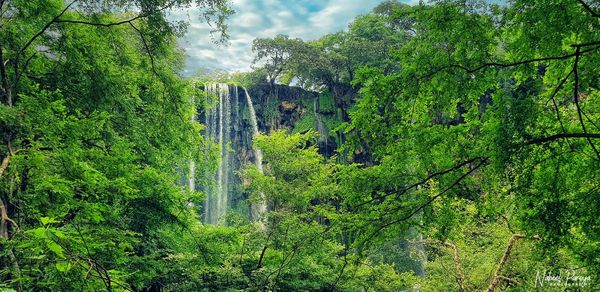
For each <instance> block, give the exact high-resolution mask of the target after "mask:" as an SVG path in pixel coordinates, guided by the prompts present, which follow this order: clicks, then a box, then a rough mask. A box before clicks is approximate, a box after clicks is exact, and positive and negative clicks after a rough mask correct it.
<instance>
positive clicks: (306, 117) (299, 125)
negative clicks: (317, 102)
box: [292, 111, 315, 134]
mask: <svg viewBox="0 0 600 292" xmlns="http://www.w3.org/2000/svg"><path fill="white" fill-rule="evenodd" d="M314 129H315V115H314V113H313V112H312V111H307V112H305V113H304V114H303V115H302V117H301V118H300V120H298V121H297V122H296V124H294V129H293V130H292V132H293V133H294V134H295V133H306V132H308V131H310V130H314Z"/></svg>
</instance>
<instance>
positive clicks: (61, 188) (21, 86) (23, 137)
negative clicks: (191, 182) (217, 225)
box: [0, 0, 230, 291]
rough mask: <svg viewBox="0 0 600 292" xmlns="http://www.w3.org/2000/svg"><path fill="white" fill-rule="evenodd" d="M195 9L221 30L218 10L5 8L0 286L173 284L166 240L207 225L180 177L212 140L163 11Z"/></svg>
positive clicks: (216, 5)
mask: <svg viewBox="0 0 600 292" xmlns="http://www.w3.org/2000/svg"><path fill="white" fill-rule="evenodd" d="M192 3H196V4H198V5H200V6H203V7H204V8H205V9H204V13H205V16H206V17H208V18H209V19H212V20H214V21H215V22H216V23H217V27H218V28H219V29H224V28H225V26H224V22H223V21H224V20H225V17H226V16H227V15H228V14H229V13H230V11H229V10H228V8H227V7H226V6H225V4H224V2H222V1H102V2H98V1H83V0H81V1H71V2H68V3H65V2H64V1H0V11H1V13H0V23H1V24H0V25H2V30H0V59H1V60H0V69H1V70H0V73H1V76H0V77H1V81H2V82H1V86H0V95H1V97H0V99H1V100H2V103H1V104H0V129H1V136H0V153H3V154H2V155H3V156H2V161H3V162H2V167H1V168H0V186H1V187H0V214H1V215H2V217H1V221H0V231H1V232H0V237H1V238H0V259H1V260H0V271H1V272H0V286H1V287H5V286H8V287H12V288H14V289H17V290H41V289H52V290H61V291H70V290H100V289H106V290H110V291H112V290H131V289H138V290H141V289H146V288H152V287H154V288H158V287H159V286H160V285H161V284H160V283H166V282H167V281H169V279H166V278H164V277H165V276H164V273H163V272H164V271H167V270H169V269H170V268H169V267H168V266H167V265H166V264H165V260H164V258H165V256H166V255H167V254H169V253H172V252H174V251H175V250H176V248H175V246H173V245H169V244H170V243H171V240H170V238H169V237H168V236H169V234H173V233H174V231H175V230H177V231H179V232H187V230H188V229H191V226H194V225H195V224H198V223H197V216H196V214H195V211H194V210H193V209H191V208H189V206H188V204H189V202H193V201H197V200H198V199H199V194H197V193H194V192H188V191H185V190H184V189H182V188H181V187H180V186H179V185H178V183H179V180H180V177H181V175H182V173H181V172H180V171H178V170H179V169H185V166H186V164H187V161H189V160H190V159H194V160H198V161H200V159H199V155H200V153H199V149H195V150H194V149H193V148H192V149H190V147H189V146H188V145H193V144H196V145H202V143H203V141H202V139H201V137H200V136H199V135H198V133H199V130H200V126H199V125H198V124H197V123H192V122H190V117H191V116H192V114H194V111H195V104H194V103H193V102H192V101H191V100H190V98H189V97H190V96H191V95H192V94H193V91H192V89H191V87H190V86H189V84H188V83H187V82H186V81H184V80H182V79H180V78H179V77H177V72H178V70H179V68H180V66H181V64H182V62H181V60H182V57H181V55H180V53H179V52H177V50H176V49H175V38H174V37H175V36H176V35H177V34H179V33H180V32H182V31H183V29H184V28H185V26H184V25H183V24H178V23H170V22H168V21H167V20H166V13H167V10H168V9H171V8H176V7H187V6H188V5H191V4H192ZM149 120H152V121H156V123H154V124H148V122H147V121H149ZM192 248H193V247H192Z"/></svg>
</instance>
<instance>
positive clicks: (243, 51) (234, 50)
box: [171, 0, 414, 75]
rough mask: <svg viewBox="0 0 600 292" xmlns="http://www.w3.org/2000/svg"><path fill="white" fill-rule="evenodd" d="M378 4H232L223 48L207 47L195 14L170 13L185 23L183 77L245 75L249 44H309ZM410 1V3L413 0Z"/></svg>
mask: <svg viewBox="0 0 600 292" xmlns="http://www.w3.org/2000/svg"><path fill="white" fill-rule="evenodd" d="M381 1H382V0H360V1H359V0H355V1H348V0H295V1H294V0H263V1H251V0H233V1H231V3H232V7H233V9H234V10H235V11H236V13H235V14H234V15H232V16H231V17H230V19H228V21H227V23H228V33H229V36H230V38H229V42H228V45H226V46H224V45H217V44H214V43H213V42H212V39H211V36H210V31H211V30H212V28H210V26H208V25H207V24H206V23H203V22H202V20H201V18H200V16H199V12H198V9H196V8H191V9H188V10H187V11H174V12H173V13H172V14H171V18H173V19H176V20H186V21H188V22H190V26H189V29H188V33H187V34H186V35H185V36H184V37H183V38H181V39H180V40H179V45H180V46H181V47H183V48H184V49H185V51H186V55H187V59H186V69H185V71H184V72H183V74H185V75H189V74H192V73H193V72H194V71H196V70H198V69H200V68H206V69H224V70H227V71H247V70H250V65H251V62H252V57H253V56H252V41H253V40H254V39H255V38H257V37H262V38H265V37H274V36H275V35H277V34H286V35H289V36H290V37H298V38H301V39H305V40H309V39H316V38H319V37H320V36H323V35H325V34H328V33H333V32H337V31H340V30H343V29H345V28H346V27H347V25H348V23H350V22H351V21H352V19H354V18H355V17H356V16H358V15H360V14H365V13H367V12H369V11H370V10H371V9H373V8H374V7H375V6H376V5H377V4H378V3H379V2H381ZM413 1H414V0H413Z"/></svg>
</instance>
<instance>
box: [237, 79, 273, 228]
mask: <svg viewBox="0 0 600 292" xmlns="http://www.w3.org/2000/svg"><path fill="white" fill-rule="evenodd" d="M242 88H243V89H244V92H245V93H246V100H247V101H248V109H249V110H250V121H251V122H252V138H255V137H256V136H257V135H258V134H259V132H258V122H257V121H256V112H255V111H254V104H253V103H252V98H251V97H250V94H249V93H248V90H247V89H246V88H245V87H242ZM253 140H254V139H253ZM252 149H254V154H255V156H256V161H255V162H256V168H258V171H260V173H263V163H262V160H263V156H262V151H260V149H258V148H256V147H254V145H253V146H252ZM251 212H252V218H253V219H255V220H261V219H262V218H263V216H264V214H265V213H266V212H267V205H266V204H265V197H264V194H263V193H261V194H260V202H258V203H256V204H252V210H251Z"/></svg>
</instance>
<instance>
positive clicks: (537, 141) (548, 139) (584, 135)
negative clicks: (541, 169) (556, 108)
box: [526, 133, 600, 145]
mask: <svg viewBox="0 0 600 292" xmlns="http://www.w3.org/2000/svg"><path fill="white" fill-rule="evenodd" d="M569 138H586V139H588V140H589V139H600V134H595V133H562V134H556V135H552V136H548V137H542V138H537V139H533V140H529V141H527V142H526V144H527V145H533V144H543V143H547V142H552V141H555V140H560V139H569Z"/></svg>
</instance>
